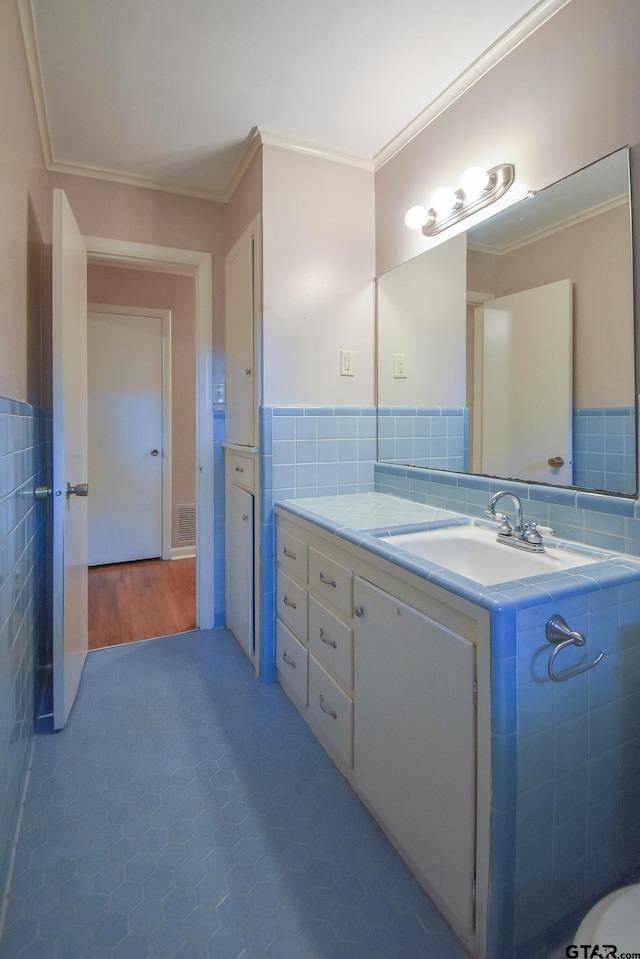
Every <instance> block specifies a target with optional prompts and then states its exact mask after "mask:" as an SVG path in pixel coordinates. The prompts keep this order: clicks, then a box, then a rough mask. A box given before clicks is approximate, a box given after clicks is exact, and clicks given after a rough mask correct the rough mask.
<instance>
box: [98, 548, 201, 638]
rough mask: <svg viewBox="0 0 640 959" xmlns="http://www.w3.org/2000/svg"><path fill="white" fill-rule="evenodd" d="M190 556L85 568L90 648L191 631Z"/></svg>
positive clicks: (192, 591)
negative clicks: (87, 577) (86, 572)
mask: <svg viewBox="0 0 640 959" xmlns="http://www.w3.org/2000/svg"><path fill="white" fill-rule="evenodd" d="M195 625H196V561H195V558H193V557H191V558H189V559H177V560H163V559H148V560H140V561H139V562H136V563H116V564H114V565H112V566H94V567H91V568H90V569H89V649H100V648H102V647H104V646H118V645H120V644H121V643H133V642H136V641H137V640H139V639H152V638H154V637H156V636H169V635H172V634H173V633H182V632H186V631H187V630H189V629H195Z"/></svg>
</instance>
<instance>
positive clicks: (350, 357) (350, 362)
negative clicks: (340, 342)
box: [340, 350, 355, 376]
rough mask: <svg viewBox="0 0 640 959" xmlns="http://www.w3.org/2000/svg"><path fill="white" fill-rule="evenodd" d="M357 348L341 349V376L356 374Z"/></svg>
mask: <svg viewBox="0 0 640 959" xmlns="http://www.w3.org/2000/svg"><path fill="white" fill-rule="evenodd" d="M354 357H355V350H340V376H355V370H354Z"/></svg>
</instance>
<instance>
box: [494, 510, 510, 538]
mask: <svg viewBox="0 0 640 959" xmlns="http://www.w3.org/2000/svg"><path fill="white" fill-rule="evenodd" d="M493 515H494V516H495V518H496V519H497V520H498V522H499V523H500V527H499V529H498V535H499V536H512V535H513V528H512V526H511V524H510V523H509V517H508V516H507V514H506V513H494V514H493Z"/></svg>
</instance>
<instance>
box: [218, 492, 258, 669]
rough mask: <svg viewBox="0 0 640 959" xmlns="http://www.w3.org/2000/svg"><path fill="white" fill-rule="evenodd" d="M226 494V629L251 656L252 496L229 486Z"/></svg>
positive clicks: (252, 643)
mask: <svg viewBox="0 0 640 959" xmlns="http://www.w3.org/2000/svg"><path fill="white" fill-rule="evenodd" d="M227 494H228V495H227V535H226V564H225V578H226V607H227V627H228V629H230V630H231V632H232V633H233V635H234V636H235V637H236V639H237V640H238V642H239V643H240V646H241V647H242V649H243V650H244V651H245V653H246V654H247V656H249V657H251V656H252V655H253V651H254V633H253V496H252V495H251V493H247V492H246V490H243V489H240V487H239V486H235V485H233V484H232V483H231V484H229V486H228V487H227Z"/></svg>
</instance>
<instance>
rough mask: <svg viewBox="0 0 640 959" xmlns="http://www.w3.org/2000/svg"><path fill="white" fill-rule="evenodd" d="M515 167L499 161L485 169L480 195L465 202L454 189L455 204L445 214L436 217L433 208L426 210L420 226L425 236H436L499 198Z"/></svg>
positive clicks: (508, 184) (510, 182) (512, 177)
mask: <svg viewBox="0 0 640 959" xmlns="http://www.w3.org/2000/svg"><path fill="white" fill-rule="evenodd" d="M515 174H516V171H515V167H514V165H513V164H512V163H501V164H500V166H495V167H493V168H492V169H491V170H487V177H488V183H487V186H486V187H485V189H484V190H483V191H482V193H481V194H480V196H478V197H477V198H475V199H473V200H470V201H469V202H468V203H465V196H464V193H463V191H462V190H456V198H457V202H456V206H455V208H454V209H453V210H452V211H451V213H448V214H447V215H446V216H444V217H442V218H441V219H438V215H437V213H436V211H435V210H434V209H431V210H429V211H428V219H427V222H426V223H425V224H424V225H423V227H422V232H423V234H424V235H425V236H437V235H438V233H442V231H443V230H447V229H448V228H449V227H450V226H453V224H454V223H458V222H459V221H460V220H464V218H465V217H467V216H471V214H472V213H477V212H478V210H482V209H484V207H485V206H489V204H490V203H493V202H495V200H498V199H500V197H501V196H504V194H505V193H506V192H507V190H508V189H509V187H510V186H511V184H512V183H513V181H514V179H515Z"/></svg>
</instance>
